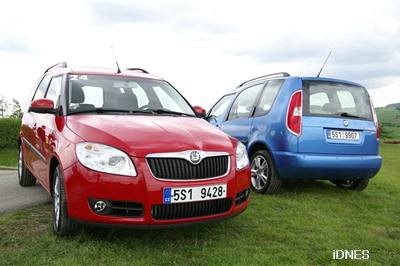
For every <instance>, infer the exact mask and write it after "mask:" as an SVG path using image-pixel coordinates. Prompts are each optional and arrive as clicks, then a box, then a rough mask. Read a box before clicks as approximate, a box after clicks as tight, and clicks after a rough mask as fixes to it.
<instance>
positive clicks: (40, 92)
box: [32, 75, 50, 101]
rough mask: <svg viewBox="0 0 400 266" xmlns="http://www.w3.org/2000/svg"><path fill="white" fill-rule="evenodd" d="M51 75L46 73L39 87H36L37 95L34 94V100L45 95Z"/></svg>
mask: <svg viewBox="0 0 400 266" xmlns="http://www.w3.org/2000/svg"><path fill="white" fill-rule="evenodd" d="M49 81H50V76H49V75H46V76H44V78H43V79H42V81H41V82H40V83H39V86H38V88H37V89H36V92H35V95H34V96H33V99H32V101H34V100H37V99H41V98H43V97H44V93H45V92H46V89H47V87H48V86H49Z"/></svg>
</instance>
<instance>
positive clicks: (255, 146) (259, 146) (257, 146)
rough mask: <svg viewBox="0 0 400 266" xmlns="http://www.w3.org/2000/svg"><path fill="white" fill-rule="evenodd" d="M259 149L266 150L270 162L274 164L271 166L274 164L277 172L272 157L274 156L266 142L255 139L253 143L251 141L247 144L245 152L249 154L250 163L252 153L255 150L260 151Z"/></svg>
mask: <svg viewBox="0 0 400 266" xmlns="http://www.w3.org/2000/svg"><path fill="white" fill-rule="evenodd" d="M260 150H265V151H267V152H268V154H269V156H270V157H271V160H272V163H273V164H274V165H273V166H274V168H275V171H276V172H277V173H279V171H278V169H277V168H276V163H275V159H274V156H273V155H272V152H271V149H270V147H269V146H268V144H266V143H264V142H261V141H255V142H254V143H251V144H250V145H249V148H248V152H247V153H248V155H249V159H250V163H251V157H252V156H253V154H254V153H256V152H258V151H260Z"/></svg>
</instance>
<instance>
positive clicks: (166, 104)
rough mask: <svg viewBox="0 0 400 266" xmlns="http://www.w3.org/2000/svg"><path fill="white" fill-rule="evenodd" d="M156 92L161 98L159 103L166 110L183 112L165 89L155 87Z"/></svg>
mask: <svg viewBox="0 0 400 266" xmlns="http://www.w3.org/2000/svg"><path fill="white" fill-rule="evenodd" d="M153 89H154V91H155V92H156V94H157V95H158V96H159V101H160V103H161V105H162V106H163V108H166V109H168V110H179V112H182V110H181V108H180V107H179V105H178V103H177V102H176V101H175V100H174V99H173V98H172V97H170V96H169V95H168V92H167V91H165V90H164V89H163V88H161V87H159V86H155V87H153Z"/></svg>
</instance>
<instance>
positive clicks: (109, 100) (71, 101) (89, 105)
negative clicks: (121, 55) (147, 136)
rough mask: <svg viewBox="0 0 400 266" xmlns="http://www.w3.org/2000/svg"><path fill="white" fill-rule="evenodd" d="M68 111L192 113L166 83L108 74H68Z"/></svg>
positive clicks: (182, 99) (191, 114) (181, 98)
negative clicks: (101, 110)
mask: <svg viewBox="0 0 400 266" xmlns="http://www.w3.org/2000/svg"><path fill="white" fill-rule="evenodd" d="M68 79H69V80H68V84H69V95H68V108H69V109H68V110H69V113H74V112H77V113H78V112H80V111H90V110H92V109H95V108H104V109H112V110H121V111H145V110H147V111H148V112H149V113H151V111H154V112H155V113H160V112H161V113H162V111H165V112H168V111H171V112H179V113H184V114H187V115H190V116H194V113H193V110H192V108H191V107H190V105H189V104H188V103H187V102H186V101H185V99H184V98H183V97H182V96H181V95H180V94H179V93H178V92H177V91H176V90H175V89H174V88H173V87H172V86H171V85H169V84H168V83H167V82H165V81H162V80H151V79H142V78H130V77H114V76H107V75H69V76H68Z"/></svg>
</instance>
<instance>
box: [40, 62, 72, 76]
mask: <svg viewBox="0 0 400 266" xmlns="http://www.w3.org/2000/svg"><path fill="white" fill-rule="evenodd" d="M57 67H67V62H61V63H58V64H55V65H52V66H51V67H49V68H48V69H46V71H45V72H44V73H45V74H46V73H47V72H49V71H50V70H51V69H53V68H57Z"/></svg>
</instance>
